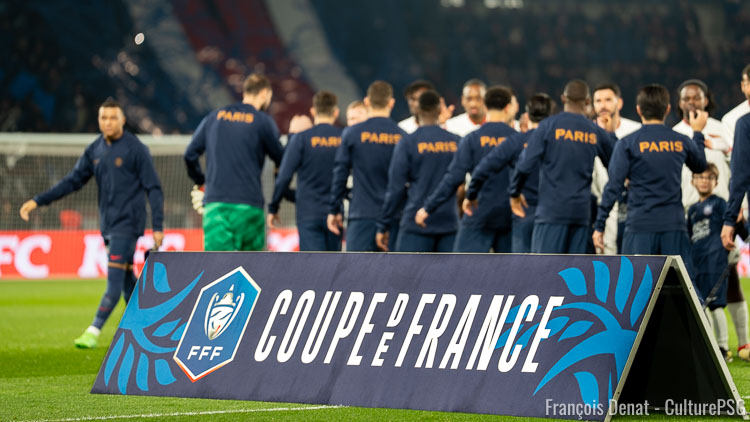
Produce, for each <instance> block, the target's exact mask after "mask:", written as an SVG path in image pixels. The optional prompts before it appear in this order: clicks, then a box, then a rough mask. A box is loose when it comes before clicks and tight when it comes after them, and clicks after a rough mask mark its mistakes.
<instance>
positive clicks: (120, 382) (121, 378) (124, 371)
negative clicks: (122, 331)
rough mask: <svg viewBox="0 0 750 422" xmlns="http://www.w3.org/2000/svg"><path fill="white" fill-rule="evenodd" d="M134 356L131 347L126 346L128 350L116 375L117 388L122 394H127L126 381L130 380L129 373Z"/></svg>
mask: <svg viewBox="0 0 750 422" xmlns="http://www.w3.org/2000/svg"><path fill="white" fill-rule="evenodd" d="M134 354H135V353H134V352H133V345H132V344H130V345H128V350H127V351H126V352H125V356H124V357H123V358H122V364H120V372H118V373H117V388H119V389H120V393H122V394H127V391H128V379H129V378H130V371H131V370H132V369H133V355H134Z"/></svg>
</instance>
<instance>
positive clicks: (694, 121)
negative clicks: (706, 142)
mask: <svg viewBox="0 0 750 422" xmlns="http://www.w3.org/2000/svg"><path fill="white" fill-rule="evenodd" d="M688 113H689V114H688V122H689V123H690V127H691V128H692V129H693V132H702V131H703V128H705V127H706V122H708V113H706V112H705V111H703V110H694V111H690V112H688Z"/></svg>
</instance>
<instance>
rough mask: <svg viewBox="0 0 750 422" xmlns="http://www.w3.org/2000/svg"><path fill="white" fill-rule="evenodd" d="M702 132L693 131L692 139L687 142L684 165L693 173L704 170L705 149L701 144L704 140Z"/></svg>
mask: <svg viewBox="0 0 750 422" xmlns="http://www.w3.org/2000/svg"><path fill="white" fill-rule="evenodd" d="M704 139H705V138H704V137H703V134H702V133H700V132H695V133H693V141H694V142H687V145H688V147H687V151H686V152H687V157H686V158H685V165H687V167H688V168H689V169H690V171H692V172H693V173H703V172H704V171H706V150H705V148H704V146H703V142H704Z"/></svg>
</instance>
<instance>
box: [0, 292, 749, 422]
mask: <svg viewBox="0 0 750 422" xmlns="http://www.w3.org/2000/svg"><path fill="white" fill-rule="evenodd" d="M742 285H743V290H744V291H745V297H748V298H750V279H743V281H742ZM104 288H105V283H104V281H102V280H98V281H79V280H68V281H63V280H60V281H3V282H0V421H60V422H62V421H90V420H113V421H118V420H126V421H131V420H150V421H156V420H158V421H188V420H189V421H196V420H197V421H209V420H210V421H236V420H250V419H252V420H258V421H265V420H274V421H298V420H320V421H349V420H373V421H374V420H377V421H381V420H384V421H385V420H387V421H407V420H408V421H411V420H417V421H453V420H462V421H463V420H469V421H496V420H508V421H524V420H537V421H541V420H542V419H532V418H513V417H504V416H492V415H471V414H463V413H445V412H426V411H414V410H393V409H368V408H357V407H334V406H316V405H301V404H293V403H268V402H251V401H236V400H207V399H183V398H170V397H144V396H116V395H100V394H90V393H89V391H90V390H91V386H92V385H93V383H94V379H95V378H96V374H97V373H98V371H99V366H100V364H101V362H102V360H103V358H104V355H105V352H106V350H107V347H108V346H109V343H110V342H111V341H112V337H113V335H114V333H115V330H116V328H117V322H118V321H119V319H120V317H121V315H122V311H123V309H124V306H123V303H122V301H121V302H120V304H119V305H118V307H117V309H116V310H115V312H114V313H113V314H112V317H111V318H110V321H109V322H108V323H107V324H106V325H105V327H104V329H103V330H102V335H101V336H100V345H99V347H98V348H96V349H93V350H82V349H76V348H75V347H73V339H74V338H76V337H78V336H79V335H80V334H81V332H82V331H83V330H84V329H85V328H86V327H87V326H88V324H89V323H90V322H91V319H92V318H93V312H94V310H95V308H96V305H97V304H98V303H99V299H100V297H101V294H102V292H103V291H104ZM729 322H730V346H731V348H732V350H736V349H737V340H736V337H735V335H734V328H733V327H732V326H731V319H729ZM674 353H680V351H679V350H675V351H674ZM729 370H730V372H731V374H732V376H733V378H734V382H735V384H736V385H737V388H738V390H739V392H740V396H741V397H749V400H750V363H747V362H742V361H740V360H739V359H735V360H734V362H731V363H730V364H729ZM426 387H427V388H428V386H426ZM644 419H646V420H673V419H680V420H707V419H711V420H739V419H738V418H732V419H729V418H707V417H700V418H695V417H693V418H690V417H683V418H675V417H672V416H670V417H668V416H665V415H660V414H653V415H651V416H647V417H643V416H632V417H624V416H620V417H616V418H615V420H644ZM547 420H548V419H547Z"/></svg>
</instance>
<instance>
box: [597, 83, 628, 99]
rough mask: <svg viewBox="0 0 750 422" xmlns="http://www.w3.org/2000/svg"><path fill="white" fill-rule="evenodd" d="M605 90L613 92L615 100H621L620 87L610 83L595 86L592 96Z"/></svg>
mask: <svg viewBox="0 0 750 422" xmlns="http://www.w3.org/2000/svg"><path fill="white" fill-rule="evenodd" d="M605 89H608V90H610V91H612V92H614V93H615V96H616V97H617V98H622V91H621V90H620V87H619V86H618V85H617V84H615V83H610V82H608V83H604V84H599V85H597V86H596V88H594V92H593V94H596V91H604V90H605Z"/></svg>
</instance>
